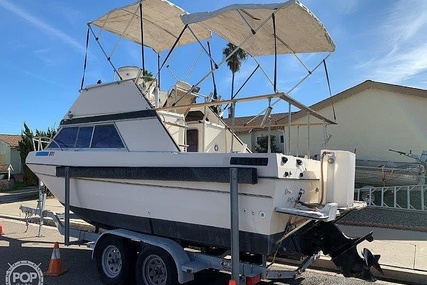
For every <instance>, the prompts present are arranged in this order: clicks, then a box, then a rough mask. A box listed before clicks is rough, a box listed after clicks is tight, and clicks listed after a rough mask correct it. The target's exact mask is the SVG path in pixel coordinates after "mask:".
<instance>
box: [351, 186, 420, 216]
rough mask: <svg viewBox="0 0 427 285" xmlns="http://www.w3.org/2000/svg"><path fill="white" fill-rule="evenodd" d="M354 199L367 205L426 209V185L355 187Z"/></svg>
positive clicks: (412, 209)
mask: <svg viewBox="0 0 427 285" xmlns="http://www.w3.org/2000/svg"><path fill="white" fill-rule="evenodd" d="M354 193H355V200H357V201H365V202H366V203H367V205H368V207H379V208H394V209H404V210H411V211H427V205H426V202H427V185H425V184H423V185H405V186H386V187H369V186H365V187H363V188H357V189H355V192H354Z"/></svg>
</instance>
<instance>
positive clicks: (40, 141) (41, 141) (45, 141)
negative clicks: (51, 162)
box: [33, 137, 62, 151]
mask: <svg viewBox="0 0 427 285" xmlns="http://www.w3.org/2000/svg"><path fill="white" fill-rule="evenodd" d="M50 143H54V144H55V145H57V146H58V148H59V149H61V150H62V148H61V146H60V145H59V144H58V143H57V142H56V141H55V140H54V139H52V138H49V137H33V149H34V150H35V151H41V150H44V149H45V148H46V147H47V146H48V145H49V144H50Z"/></svg>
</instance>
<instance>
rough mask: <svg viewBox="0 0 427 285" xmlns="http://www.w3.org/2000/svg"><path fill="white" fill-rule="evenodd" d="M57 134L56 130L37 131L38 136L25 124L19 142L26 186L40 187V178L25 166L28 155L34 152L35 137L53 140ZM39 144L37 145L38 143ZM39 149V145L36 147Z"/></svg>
mask: <svg viewBox="0 0 427 285" xmlns="http://www.w3.org/2000/svg"><path fill="white" fill-rule="evenodd" d="M55 134H56V131H55V130H53V129H52V130H51V129H49V128H48V129H47V131H39V130H36V134H35V135H34V134H33V131H31V129H30V128H29V127H28V126H27V124H26V123H24V129H23V130H22V133H21V141H20V142H19V153H20V156H21V162H22V169H23V174H24V175H23V180H24V184H25V185H27V186H36V185H38V178H37V176H36V175H35V174H34V173H33V172H32V171H31V170H30V168H28V166H27V165H26V164H25V159H26V158H27V155H28V154H29V153H30V152H31V151H34V144H33V139H34V138H35V137H47V138H53V136H54V135H55ZM36 144H37V143H36ZM36 147H38V145H36Z"/></svg>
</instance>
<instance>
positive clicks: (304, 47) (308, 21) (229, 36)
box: [181, 0, 335, 56]
mask: <svg viewBox="0 0 427 285" xmlns="http://www.w3.org/2000/svg"><path fill="white" fill-rule="evenodd" d="M273 14H274V18H275V26H276V29H275V30H276V31H275V32H274V28H273V16H272V15H273ZM181 18H182V21H183V22H184V24H189V25H190V27H191V29H197V30H198V29H200V28H201V27H204V28H206V29H208V30H210V31H212V32H214V33H216V34H217V35H219V36H220V37H222V38H223V39H225V40H226V41H228V42H230V43H233V44H234V45H236V46H240V45H241V44H242V43H244V44H243V45H242V46H241V48H242V49H243V50H245V51H246V52H247V53H249V54H250V55H251V56H260V55H271V54H275V45H274V34H276V37H277V54H287V53H312V52H333V51H334V50H335V44H334V43H333V41H332V39H331V37H330V36H329V34H328V32H327V31H326V29H325V28H324V26H323V24H322V23H321V22H320V21H319V20H318V19H317V18H316V16H314V14H312V13H311V12H310V11H309V10H308V9H307V8H306V7H305V6H304V5H302V4H301V3H299V2H298V1H295V0H292V1H288V2H286V3H277V4H249V5H248V4H235V5H230V6H227V7H224V8H222V9H219V10H216V11H214V12H201V13H192V14H186V15H183V16H181ZM251 36H252V37H251Z"/></svg>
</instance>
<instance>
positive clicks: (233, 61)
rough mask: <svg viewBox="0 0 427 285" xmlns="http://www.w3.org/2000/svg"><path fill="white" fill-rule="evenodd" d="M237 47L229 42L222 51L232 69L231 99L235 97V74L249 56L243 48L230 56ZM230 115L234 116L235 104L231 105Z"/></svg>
mask: <svg viewBox="0 0 427 285" xmlns="http://www.w3.org/2000/svg"><path fill="white" fill-rule="evenodd" d="M236 48H237V46H235V45H234V44H232V43H228V44H227V47H226V48H224V50H223V51H222V54H223V55H224V57H225V58H228V59H227V66H228V67H229V68H230V70H231V95H230V99H233V97H234V96H233V94H234V74H235V73H236V72H238V71H239V70H240V66H241V65H242V61H244V60H246V58H247V55H246V52H245V51H244V50H242V49H241V48H239V49H238V50H236V52H234V53H233V54H232V55H231V56H230V54H231V53H232V52H233V51H234V50H235V49H236ZM229 56H230V57H229ZM228 117H234V110H233V106H231V107H230V112H229V113H228Z"/></svg>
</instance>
